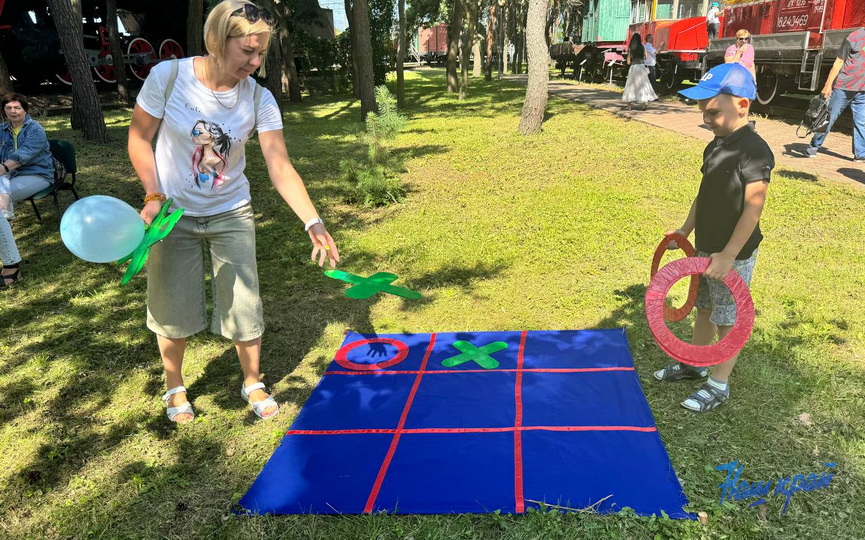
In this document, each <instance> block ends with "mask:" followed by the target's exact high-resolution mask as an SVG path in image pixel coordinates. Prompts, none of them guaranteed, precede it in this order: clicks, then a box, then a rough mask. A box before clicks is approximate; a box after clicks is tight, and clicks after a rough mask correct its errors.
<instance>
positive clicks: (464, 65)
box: [460, 0, 480, 99]
mask: <svg viewBox="0 0 865 540" xmlns="http://www.w3.org/2000/svg"><path fill="white" fill-rule="evenodd" d="M479 7H480V6H478V0H466V17H467V21H466V22H467V23H468V24H467V29H466V37H467V39H466V43H465V44H464V45H463V50H462V57H461V58H460V99H465V98H466V97H468V95H469V56H470V55H471V51H472V43H473V42H474V40H475V34H476V33H477V28H478V9H479ZM475 65H477V56H475Z"/></svg>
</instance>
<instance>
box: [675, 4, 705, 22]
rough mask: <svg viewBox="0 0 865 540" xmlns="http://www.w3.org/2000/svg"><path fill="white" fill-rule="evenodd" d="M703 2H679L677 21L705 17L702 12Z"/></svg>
mask: <svg viewBox="0 0 865 540" xmlns="http://www.w3.org/2000/svg"><path fill="white" fill-rule="evenodd" d="M702 10H703V0H679V15H678V17H676V18H677V19H687V18H690V17H699V16H700V15H705V14H704V13H703V12H702Z"/></svg>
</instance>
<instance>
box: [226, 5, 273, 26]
mask: <svg viewBox="0 0 865 540" xmlns="http://www.w3.org/2000/svg"><path fill="white" fill-rule="evenodd" d="M231 16H232V17H240V16H243V17H246V20H247V21H249V23H250V24H255V23H257V22H258V21H259V19H261V20H262V21H264V22H265V24H267V25H268V26H276V19H275V18H274V16H273V13H271V12H270V11H269V10H266V9H261V8H260V7H258V6H255V5H253V4H244V5H243V7H242V8H240V9H238V10H236V11H234V12H233V13H232V14H231Z"/></svg>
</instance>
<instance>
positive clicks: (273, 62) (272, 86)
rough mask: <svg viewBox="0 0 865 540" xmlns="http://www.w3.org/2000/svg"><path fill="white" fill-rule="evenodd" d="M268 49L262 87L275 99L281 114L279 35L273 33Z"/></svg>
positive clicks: (280, 48)
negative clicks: (265, 72)
mask: <svg viewBox="0 0 865 540" xmlns="http://www.w3.org/2000/svg"><path fill="white" fill-rule="evenodd" d="M270 39H271V41H270V47H268V49H267V75H266V76H265V80H264V85H265V87H266V88H267V89H268V90H270V93H271V94H273V97H274V98H275V99H276V105H277V106H278V107H279V112H280V113H281V112H283V109H282V102H283V100H284V99H285V96H284V94H283V86H282V81H283V79H284V78H285V62H284V61H283V58H282V46H281V45H280V43H279V41H280V40H279V34H278V33H276V32H274V33H273V35H272V36H271V38H270Z"/></svg>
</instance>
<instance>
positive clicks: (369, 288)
mask: <svg viewBox="0 0 865 540" xmlns="http://www.w3.org/2000/svg"><path fill="white" fill-rule="evenodd" d="M324 275H326V276H327V277H329V278H333V279H339V280H342V281H347V282H348V283H352V284H353V286H352V287H349V288H348V289H346V290H345V295H346V296H348V297H349V298H357V299H364V298H369V297H370V296H372V295H374V294H375V293H377V292H385V293H388V294H393V295H396V296H400V297H402V298H408V299H409V300H418V299H420V298H421V294H420V293H419V292H417V291H413V290H411V289H406V288H404V287H397V286H396V285H391V282H393V281H395V280H396V279H397V278H398V277H399V276H397V275H396V274H391V273H390V272H376V273H375V274H373V275H371V276H370V277H368V278H365V277H361V276H358V275H356V274H350V273H348V272H343V271H342V270H325V271H324Z"/></svg>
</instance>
